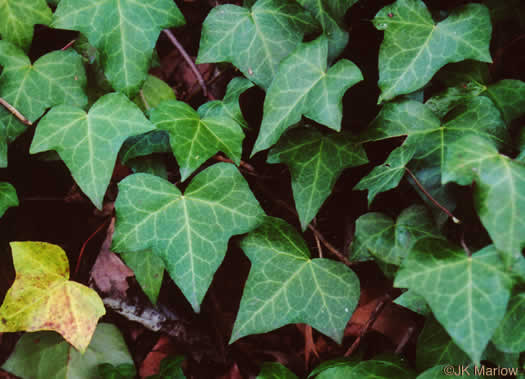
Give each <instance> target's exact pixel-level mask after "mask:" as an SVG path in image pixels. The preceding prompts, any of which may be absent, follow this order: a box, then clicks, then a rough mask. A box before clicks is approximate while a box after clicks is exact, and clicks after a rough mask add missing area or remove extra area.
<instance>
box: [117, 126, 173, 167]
mask: <svg viewBox="0 0 525 379" xmlns="http://www.w3.org/2000/svg"><path fill="white" fill-rule="evenodd" d="M170 152H171V146H170V136H169V134H168V133H166V132H165V131H164V130H154V131H152V132H148V133H144V134H139V135H137V136H133V137H129V138H128V139H127V140H126V141H125V142H124V145H122V148H121V149H120V159H121V160H122V163H124V164H127V163H128V162H129V161H131V160H132V159H135V158H140V157H144V156H147V155H150V154H154V153H170Z"/></svg>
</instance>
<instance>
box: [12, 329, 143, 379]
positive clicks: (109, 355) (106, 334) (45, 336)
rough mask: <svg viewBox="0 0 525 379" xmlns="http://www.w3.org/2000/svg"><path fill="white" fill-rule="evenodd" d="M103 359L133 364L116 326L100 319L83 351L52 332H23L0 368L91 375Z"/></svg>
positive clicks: (62, 378) (35, 376)
mask: <svg viewBox="0 0 525 379" xmlns="http://www.w3.org/2000/svg"><path fill="white" fill-rule="evenodd" d="M28 362H31V364H28ZM103 363H110V364H112V365H115V366H117V365H120V364H131V365H133V359H132V358H131V355H130V354H129V351H128V348H127V346H126V341H124V338H123V337H122V335H121V334H120V332H119V330H118V329H117V327H116V326H114V325H111V324H104V323H100V324H99V325H98V326H97V329H96V330H95V334H94V335H93V338H92V339H91V343H90V344H89V346H88V348H87V350H86V351H85V352H84V353H83V354H82V353H80V352H78V351H77V350H75V349H74V348H73V347H72V346H71V345H69V344H68V343H67V342H65V341H64V340H63V339H62V338H61V337H60V336H59V335H58V334H56V333H50V332H37V333H26V334H24V335H23V336H22V338H20V340H19V341H18V343H17V345H16V347H15V351H14V352H13V353H12V354H11V355H10V356H9V359H8V360H7V361H6V362H5V363H4V365H3V366H2V368H3V369H4V370H7V371H9V372H10V373H12V374H15V375H17V376H19V377H21V378H32V379H49V378H54V379H92V378H98V377H99V373H98V366H99V365H100V364H103Z"/></svg>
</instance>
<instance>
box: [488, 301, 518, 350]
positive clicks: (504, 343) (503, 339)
mask: <svg viewBox="0 0 525 379" xmlns="http://www.w3.org/2000/svg"><path fill="white" fill-rule="evenodd" d="M524 314H525V293H517V294H515V295H514V296H512V297H511V298H510V302H509V306H508V309H507V312H506V313H505V317H504V318H503V321H502V322H501V323H500V324H499V326H498V329H496V332H495V333H494V335H493V336H492V342H493V343H494V345H496V347H497V348H498V349H499V350H501V351H503V352H507V353H521V352H522V351H525V334H524V333H523V330H524V329H525V319H524V318H523V315H524Z"/></svg>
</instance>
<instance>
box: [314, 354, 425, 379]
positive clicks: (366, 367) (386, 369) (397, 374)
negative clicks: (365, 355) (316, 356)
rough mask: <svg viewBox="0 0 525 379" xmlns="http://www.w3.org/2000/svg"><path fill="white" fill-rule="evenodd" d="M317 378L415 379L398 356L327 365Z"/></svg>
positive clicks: (413, 374) (414, 375)
mask: <svg viewBox="0 0 525 379" xmlns="http://www.w3.org/2000/svg"><path fill="white" fill-rule="evenodd" d="M316 378H317V379H354V378H356V379H357V378H364V379H415V378H416V374H415V373H414V372H413V371H412V370H410V369H408V368H407V367H406V365H405V364H403V362H401V361H400V360H399V359H398V358H394V359H389V360H387V359H372V360H369V361H360V362H348V363H347V364H345V365H336V366H333V367H328V368H327V369H325V370H323V371H321V372H319V373H318V374H317V376H316Z"/></svg>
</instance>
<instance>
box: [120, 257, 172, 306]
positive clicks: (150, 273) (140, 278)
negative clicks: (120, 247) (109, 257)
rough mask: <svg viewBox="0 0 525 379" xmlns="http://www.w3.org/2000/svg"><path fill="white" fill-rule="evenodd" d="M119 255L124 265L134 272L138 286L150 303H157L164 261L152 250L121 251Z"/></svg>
mask: <svg viewBox="0 0 525 379" xmlns="http://www.w3.org/2000/svg"><path fill="white" fill-rule="evenodd" d="M120 256H121V257H122V260H123V261H124V263H126V265H128V266H129V268H130V269H132V270H133V272H134V273H135V278H136V279H137V282H139V284H140V288H142V290H143V291H144V293H145V294H146V295H147V296H148V298H149V299H150V301H151V303H152V304H157V299H158V297H159V292H160V287H161V285H162V277H163V275H164V262H163V261H162V259H160V257H158V256H157V255H155V254H154V253H153V252H152V251H150V250H147V251H137V252H129V253H121V254H120Z"/></svg>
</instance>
